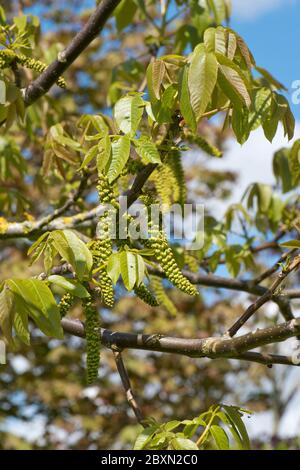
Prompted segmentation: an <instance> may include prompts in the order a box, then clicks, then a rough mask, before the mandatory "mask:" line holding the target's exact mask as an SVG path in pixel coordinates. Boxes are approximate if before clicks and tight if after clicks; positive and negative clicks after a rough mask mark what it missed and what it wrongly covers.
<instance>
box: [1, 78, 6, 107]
mask: <svg viewBox="0 0 300 470" xmlns="http://www.w3.org/2000/svg"><path fill="white" fill-rule="evenodd" d="M5 103H6V85H5V82H4V81H3V80H0V104H5Z"/></svg>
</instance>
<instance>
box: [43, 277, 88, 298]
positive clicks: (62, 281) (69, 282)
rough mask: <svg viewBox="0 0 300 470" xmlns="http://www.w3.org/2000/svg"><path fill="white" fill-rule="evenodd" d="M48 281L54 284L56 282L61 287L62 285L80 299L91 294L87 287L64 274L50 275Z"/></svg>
mask: <svg viewBox="0 0 300 470" xmlns="http://www.w3.org/2000/svg"><path fill="white" fill-rule="evenodd" d="M48 281H49V282H51V283H52V284H55V285H57V286H59V287H62V288H63V289H65V290H66V291H67V292H70V293H71V294H72V295H74V297H79V298H80V299H84V298H88V297H90V294H89V293H88V291H87V290H86V288H85V287H84V286H83V285H82V284H80V283H79V282H76V281H74V280H73V279H66V278H65V277H63V276H58V275H56V274H55V275H52V276H49V277H48Z"/></svg>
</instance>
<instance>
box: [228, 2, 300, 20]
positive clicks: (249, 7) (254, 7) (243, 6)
mask: <svg viewBox="0 0 300 470" xmlns="http://www.w3.org/2000/svg"><path fill="white" fill-rule="evenodd" d="M295 3H299V0H250V1H249V0H232V5H233V14H234V15H235V16H238V17H239V18H242V19H244V20H246V19H248V20H253V19H255V18H257V17H259V16H261V15H264V14H265V13H267V12H268V11H272V10H275V9H277V8H280V7H283V6H284V7H285V8H286V7H288V6H289V5H292V4H295Z"/></svg>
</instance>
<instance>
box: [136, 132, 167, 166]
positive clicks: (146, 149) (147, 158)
mask: <svg viewBox="0 0 300 470" xmlns="http://www.w3.org/2000/svg"><path fill="white" fill-rule="evenodd" d="M134 145H135V150H136V153H137V154H138V155H139V156H140V157H141V159H142V161H143V163H145V164H147V163H158V164H159V163H161V159H160V155H159V152H158V150H157V147H156V145H155V143H154V142H152V141H151V140H150V138H149V137H148V136H145V135H142V136H141V137H140V138H139V139H135V140H134Z"/></svg>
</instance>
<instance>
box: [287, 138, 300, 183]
mask: <svg viewBox="0 0 300 470" xmlns="http://www.w3.org/2000/svg"><path fill="white" fill-rule="evenodd" d="M288 159H289V168H290V172H291V175H292V184H293V187H295V186H298V184H299V183H300V139H298V140H296V142H295V143H294V144H293V146H292V148H291V150H290V152H289V155H288Z"/></svg>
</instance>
